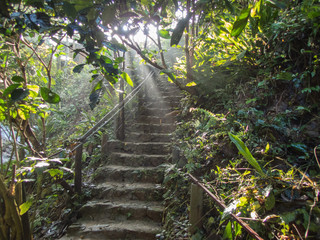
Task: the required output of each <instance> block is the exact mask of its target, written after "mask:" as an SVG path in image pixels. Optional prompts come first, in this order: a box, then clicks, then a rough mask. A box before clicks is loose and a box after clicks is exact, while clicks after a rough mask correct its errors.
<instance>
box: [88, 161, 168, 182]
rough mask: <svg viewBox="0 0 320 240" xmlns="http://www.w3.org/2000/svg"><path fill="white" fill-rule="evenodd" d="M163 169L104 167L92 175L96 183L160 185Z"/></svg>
mask: <svg viewBox="0 0 320 240" xmlns="http://www.w3.org/2000/svg"><path fill="white" fill-rule="evenodd" d="M163 177H164V169H163V168H162V167H130V166H119V165H106V166H102V167H100V168H98V170H97V171H96V174H95V175H94V181H95V182H97V183H101V182H105V181H118V182H128V183H133V182H149V183H162V182H163Z"/></svg>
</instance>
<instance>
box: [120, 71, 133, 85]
mask: <svg viewBox="0 0 320 240" xmlns="http://www.w3.org/2000/svg"><path fill="white" fill-rule="evenodd" d="M121 77H122V78H123V79H124V80H125V81H126V82H127V83H128V84H129V85H130V86H131V87H133V82H132V80H131V78H130V76H129V75H128V73H126V72H122V73H121Z"/></svg>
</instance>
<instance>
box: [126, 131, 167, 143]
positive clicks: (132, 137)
mask: <svg viewBox="0 0 320 240" xmlns="http://www.w3.org/2000/svg"><path fill="white" fill-rule="evenodd" d="M171 138H172V134H171V133H148V134H147V133H144V134H143V133H141V131H140V132H137V131H128V132H127V133H126V141H128V142H131V141H137V142H170V141H171Z"/></svg>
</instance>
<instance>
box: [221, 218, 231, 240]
mask: <svg viewBox="0 0 320 240" xmlns="http://www.w3.org/2000/svg"><path fill="white" fill-rule="evenodd" d="M222 238H223V239H230V240H232V239H233V237H232V224H231V221H229V222H228V224H227V226H226V228H225V229H224V233H223V237H222Z"/></svg>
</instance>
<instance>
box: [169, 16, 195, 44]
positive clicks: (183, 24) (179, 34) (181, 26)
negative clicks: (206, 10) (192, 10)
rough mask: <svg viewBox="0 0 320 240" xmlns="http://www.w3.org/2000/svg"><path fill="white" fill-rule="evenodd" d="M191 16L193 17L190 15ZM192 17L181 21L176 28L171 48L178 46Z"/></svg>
mask: <svg viewBox="0 0 320 240" xmlns="http://www.w3.org/2000/svg"><path fill="white" fill-rule="evenodd" d="M190 16H191V15H190ZM189 19H190V17H189V16H188V17H186V18H184V19H181V20H180V21H179V22H178V24H177V26H176V28H175V29H174V30H173V33H172V36H171V42H170V46H173V45H178V44H179V42H180V39H181V37H182V34H183V31H184V29H185V28H186V26H187V24H188V22H189Z"/></svg>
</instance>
